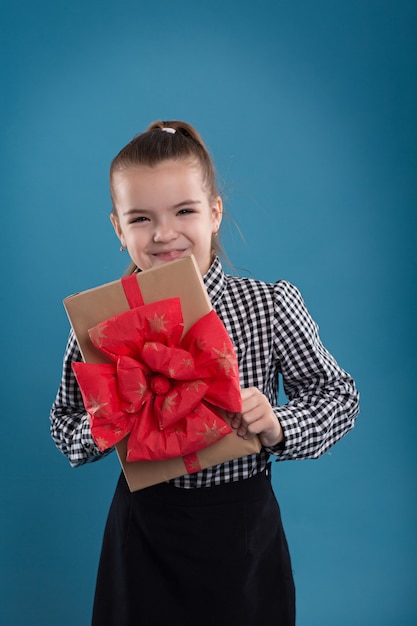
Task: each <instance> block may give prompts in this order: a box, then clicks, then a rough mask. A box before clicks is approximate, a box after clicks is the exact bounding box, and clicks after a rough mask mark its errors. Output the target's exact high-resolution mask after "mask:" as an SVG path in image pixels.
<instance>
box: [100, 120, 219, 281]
mask: <svg viewBox="0 0 417 626" xmlns="http://www.w3.org/2000/svg"><path fill="white" fill-rule="evenodd" d="M164 128H169V129H172V130H175V133H174V132H172V131H171V132H169V131H164V130H163V129H164ZM168 160H175V161H190V162H191V163H192V162H195V163H198V164H199V166H200V168H201V173H202V176H203V184H204V188H205V190H206V191H207V194H208V197H209V200H210V201H213V200H214V199H215V198H217V196H218V195H219V192H218V188H217V183H216V171H215V167H214V164H213V161H212V158H211V156H210V154H209V151H208V149H207V147H206V146H205V144H204V141H203V140H202V138H201V136H200V134H199V133H198V132H197V131H196V129H195V128H193V126H191V124H187V123H186V122H180V121H178V120H170V121H166V122H161V121H156V122H153V123H152V124H150V125H149V126H148V128H147V129H146V131H145V132H143V133H141V134H139V135H136V136H135V137H134V138H133V139H132V140H131V141H129V143H128V144H127V145H126V146H125V147H124V148H122V149H121V150H120V152H119V154H117V155H116V156H115V158H114V159H113V161H112V162H111V165H110V195H111V200H112V205H113V213H114V214H115V215H117V209H116V198H115V189H114V185H113V181H114V175H115V174H116V173H117V172H121V171H124V170H127V169H129V168H132V167H137V166H138V165H147V166H149V167H154V166H155V165H158V163H160V162H161V161H168ZM212 247H213V253H214V254H222V253H223V251H222V249H221V246H220V243H219V241H218V238H217V236H214V237H213V240H212ZM135 270H136V266H135V265H134V264H131V265H130V267H129V269H128V273H132V271H135Z"/></svg>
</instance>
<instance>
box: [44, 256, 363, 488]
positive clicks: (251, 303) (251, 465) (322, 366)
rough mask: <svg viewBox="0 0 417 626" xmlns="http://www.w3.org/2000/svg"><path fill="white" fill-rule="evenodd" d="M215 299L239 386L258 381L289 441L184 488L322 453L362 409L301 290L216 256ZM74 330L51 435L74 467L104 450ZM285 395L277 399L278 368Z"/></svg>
mask: <svg viewBox="0 0 417 626" xmlns="http://www.w3.org/2000/svg"><path fill="white" fill-rule="evenodd" d="M204 283H205V286H206V289H207V292H208V294H209V297H210V300H211V303H212V305H213V307H214V309H215V310H216V312H217V313H218V315H219V317H220V318H221V319H222V321H223V323H224V325H225V326H226V329H227V331H228V333H229V335H230V337H231V339H232V342H233V344H234V346H235V349H236V352H237V357H238V362H239V371H240V383H241V387H257V388H258V389H259V390H260V391H261V392H262V393H263V394H265V396H266V397H267V398H268V400H269V401H270V403H271V405H272V407H273V410H274V412H275V414H276V416H277V418H278V419H279V421H280V423H281V426H282V429H283V432H284V442H283V443H282V444H280V445H278V446H276V447H275V448H263V449H262V450H261V452H260V454H252V455H250V456H246V457H243V458H240V459H236V460H234V461H229V462H227V463H223V464H221V465H216V466H214V467H210V468H208V469H205V470H203V471H201V472H198V473H196V474H192V475H185V476H182V477H180V478H177V479H174V480H173V481H172V482H173V483H174V484H175V485H176V486H178V487H183V488H190V487H205V486H211V485H217V484H220V483H224V482H229V481H235V480H242V479H244V478H248V477H250V476H253V475H254V474H256V473H257V472H259V471H262V470H263V469H264V467H265V465H266V463H267V461H268V457H269V455H270V454H273V455H275V456H276V458H277V460H287V459H306V458H317V457H319V456H320V455H321V454H323V453H324V452H325V451H326V450H327V449H328V448H330V446H332V445H333V444H334V443H336V441H338V440H339V439H340V438H341V437H342V436H343V435H344V434H346V433H347V432H348V431H349V430H350V429H351V428H352V427H353V425H354V421H355V418H356V416H357V414H358V411H359V402H358V392H357V391H356V389H355V385H354V382H353V380H352V378H351V377H350V376H349V375H348V374H347V373H346V372H345V371H343V370H342V369H341V368H340V367H339V366H338V364H337V363H336V361H335V360H334V358H333V357H332V356H331V355H330V354H329V352H328V351H327V350H326V348H325V347H324V346H323V344H322V343H321V341H320V338H319V336H318V332H317V326H316V324H315V323H314V321H313V320H312V319H311V317H310V315H309V313H308V312H307V310H306V307H305V305H304V302H303V300H302V298H301V295H300V293H299V292H298V290H297V289H296V288H295V287H294V286H293V285H291V284H290V283H288V282H286V281H278V282H276V283H275V284H269V283H264V282H261V281H257V280H253V279H249V278H239V277H235V276H229V275H226V274H225V273H224V271H223V268H222V266H221V263H220V261H219V259H216V260H215V261H214V263H213V265H212V266H211V267H210V269H209V271H208V272H207V274H206V275H205V276H204ZM81 360H82V359H81V355H80V351H79V349H78V346H77V343H76V340H75V337H74V334H73V332H72V331H71V332H70V336H69V339H68V344H67V348H66V352H65V357H64V365H63V375H62V381H61V385H60V387H59V390H58V394H57V397H56V400H55V402H54V404H53V406H52V409H51V414H50V419H51V434H52V438H53V439H54V441H55V443H56V445H57V447H58V448H59V449H60V450H61V451H62V452H63V453H64V454H65V455H66V456H68V458H69V460H70V463H71V465H72V466H77V465H82V464H83V463H86V462H89V461H95V460H97V459H99V458H101V457H102V456H103V455H104V454H106V453H108V452H106V453H102V452H100V450H99V449H98V448H97V446H96V445H95V443H94V440H93V438H92V436H91V431H90V426H89V420H88V415H87V413H86V411H85V409H84V405H83V401H82V398H81V393H80V391H79V388H78V386H77V383H76V381H75V378H74V375H73V373H72V369H71V362H72V361H81ZM279 374H281V375H282V380H283V386H284V391H285V394H286V396H287V398H288V400H289V401H288V402H287V404H285V405H281V406H279V405H278V404H277V398H278V375H279Z"/></svg>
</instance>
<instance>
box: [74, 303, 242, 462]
mask: <svg viewBox="0 0 417 626" xmlns="http://www.w3.org/2000/svg"><path fill="white" fill-rule="evenodd" d="M182 333H183V318H182V312H181V304H180V300H179V299H178V298H173V299H170V300H162V301H159V302H155V303H153V304H148V305H144V306H139V307H136V308H134V309H130V310H129V311H126V312H124V313H121V314H119V315H116V316H115V317H113V318H111V319H109V320H106V321H105V322H102V323H101V324H98V325H97V326H95V327H94V328H92V329H91V330H90V331H89V334H90V338H91V341H92V342H93V344H94V345H95V346H96V347H98V348H100V350H102V351H103V352H104V353H105V354H106V355H107V356H109V357H110V359H111V361H112V362H111V363H101V364H91V363H73V370H74V373H75V376H76V378H77V382H78V384H79V387H80V389H81V393H82V396H83V400H84V404H85V407H86V410H87V411H88V413H89V415H90V418H91V431H92V434H93V437H94V439H95V441H96V443H97V445H98V447H99V448H100V449H101V450H105V449H107V448H109V447H111V446H113V445H115V444H116V443H118V442H119V441H121V440H122V439H123V438H124V437H125V436H126V435H128V434H129V439H128V452H127V460H128V461H138V460H161V459H168V458H173V457H177V456H185V455H187V454H190V453H194V452H198V450H201V449H202V448H205V447H206V446H208V445H210V444H212V443H214V442H216V441H218V440H219V439H221V438H223V437H224V436H225V435H227V434H228V433H229V432H231V429H230V427H229V426H228V424H227V423H226V422H225V421H224V420H223V419H222V418H221V417H220V415H219V413H220V412H219V411H218V409H223V410H225V411H232V412H239V411H240V410H241V397H240V385H239V372H238V366H237V359H236V355H235V351H234V348H233V344H232V343H231V340H230V338H229V336H228V334H227V332H226V330H225V328H224V326H223V324H222V322H221V321H220V319H219V318H218V316H217V314H216V313H215V312H214V311H210V313H208V314H207V315H205V316H204V317H202V318H201V319H200V320H199V321H198V322H197V323H195V324H194V325H193V326H192V328H191V329H190V330H189V331H188V332H187V333H186V335H185V336H184V337H183V338H181V336H182Z"/></svg>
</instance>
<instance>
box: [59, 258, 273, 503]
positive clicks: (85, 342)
mask: <svg viewBox="0 0 417 626" xmlns="http://www.w3.org/2000/svg"><path fill="white" fill-rule="evenodd" d="M134 276H135V279H136V281H137V284H138V285H139V288H140V292H141V295H142V298H143V302H144V303H145V304H151V303H155V302H158V301H161V300H166V299H170V298H179V299H180V303H181V310H182V316H183V322H184V330H183V335H186V333H187V331H188V330H189V329H190V328H191V327H192V326H193V325H194V324H196V322H198V320H200V319H201V318H202V317H204V316H205V315H207V313H209V312H210V311H211V310H212V306H211V303H210V300H209V298H208V295H207V292H206V290H205V287H204V283H203V280H202V277H201V274H200V272H199V269H198V267H197V264H196V262H195V259H194V258H193V257H187V258H183V259H178V260H176V261H172V262H170V263H166V264H164V265H162V266H160V267H157V268H153V269H150V270H146V271H143V272H138V273H137V274H135V275H134ZM131 280H132V279H131ZM131 304H132V302H130V305H131ZM130 305H129V302H128V298H127V296H126V292H125V288H124V287H123V284H122V280H117V281H113V282H111V283H108V284H106V285H102V286H99V287H96V288H93V289H89V290H87V291H84V292H82V293H78V294H75V295H72V296H69V297H68V298H65V300H64V306H65V309H66V311H67V314H68V317H69V320H70V322H71V325H72V327H73V330H74V333H75V336H76V339H77V342H78V345H79V347H80V351H81V354H82V357H83V359H84V361H85V362H86V363H93V364H99V363H109V362H110V359H109V358H108V357H107V356H106V355H105V354H104V352H102V350H100V349H98V348H97V347H95V346H94V345H93V343H92V341H91V339H90V335H89V332H88V331H89V330H90V329H92V328H93V327H95V326H96V325H97V324H99V323H101V322H104V321H105V320H109V319H110V318H113V317H114V316H117V315H119V314H121V313H123V312H126V311H129V310H130V308H131V307H130ZM222 415H223V419H224V420H225V421H226V422H229V420H228V419H227V418H226V416H225V415H224V412H223V413H222ZM139 419H140V418H139ZM127 442H128V437H125V438H124V439H122V440H121V441H120V442H118V443H117V444H116V446H115V447H116V450H117V454H118V456H119V460H120V463H121V465H122V468H123V472H124V474H125V477H126V481H127V483H128V485H129V489H130V490H131V491H137V490H139V489H143V488H145V487H149V486H151V485H154V484H158V483H161V482H164V481H166V480H170V479H172V478H176V477H178V476H182V475H183V474H186V473H187V472H189V473H192V472H194V471H198V470H200V469H205V468H207V467H211V466H213V465H217V464H219V463H223V462H225V461H229V460H232V459H235V458H239V457H242V456H246V455H248V454H253V453H257V452H259V451H260V449H261V444H260V442H259V439H258V438H257V437H255V438H254V439H251V440H244V439H242V438H241V437H239V436H238V435H237V434H236V431H234V430H232V432H230V433H229V434H227V435H226V436H224V437H223V438H222V439H220V441H217V442H216V443H213V444H211V445H209V446H207V447H205V448H203V449H202V450H199V451H198V452H197V453H196V454H195V455H189V456H185V457H182V456H178V457H175V458H169V459H165V460H152V461H148V460H147V461H142V460H141V461H128V460H127V458H126V457H127V449H128V443H127Z"/></svg>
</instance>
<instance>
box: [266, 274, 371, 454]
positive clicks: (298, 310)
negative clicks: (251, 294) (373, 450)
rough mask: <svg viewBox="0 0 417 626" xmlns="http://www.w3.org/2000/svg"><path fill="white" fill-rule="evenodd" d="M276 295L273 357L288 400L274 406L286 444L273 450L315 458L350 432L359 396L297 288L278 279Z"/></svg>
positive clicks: (277, 452) (278, 452)
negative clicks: (323, 339)
mask: <svg viewBox="0 0 417 626" xmlns="http://www.w3.org/2000/svg"><path fill="white" fill-rule="evenodd" d="M275 294H276V312H277V314H276V328H275V346H276V354H277V358H278V360H279V363H280V369H281V372H282V377H283V383H284V391H285V393H286V396H287V398H288V399H289V402H288V403H287V404H286V405H284V406H274V407H273V411H274V413H275V415H276V417H277V418H278V420H279V422H280V424H281V427H282V429H283V433H284V442H283V445H281V446H278V447H277V448H276V449H274V448H272V449H271V452H272V453H273V454H276V455H277V456H278V457H279V458H280V459H281V460H286V459H306V458H318V457H319V456H321V455H322V454H323V453H324V452H325V451H326V450H328V449H329V448H330V447H331V446H332V445H334V444H335V443H336V442H337V441H338V440H339V439H340V438H341V437H343V435H345V434H346V433H347V432H348V431H349V430H351V429H352V428H353V426H354V422H355V418H356V416H357V414H358V412H359V394H358V392H357V390H356V387H355V383H354V381H353V379H352V378H351V376H349V374H347V373H346V372H345V371H344V370H343V369H342V368H340V367H339V365H338V364H337V363H336V361H335V359H334V358H333V356H332V355H331V354H330V353H329V352H328V351H327V350H326V348H325V347H324V346H323V344H322V342H321V340H320V338H319V335H318V327H317V325H316V324H315V323H314V321H313V320H312V318H311V317H310V315H309V313H308V311H307V309H306V307H305V304H304V302H303V300H302V297H301V295H300V293H299V292H298V290H297V289H296V288H295V287H294V286H293V285H291V284H289V283H287V282H285V281H280V282H278V283H276V285H275Z"/></svg>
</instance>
